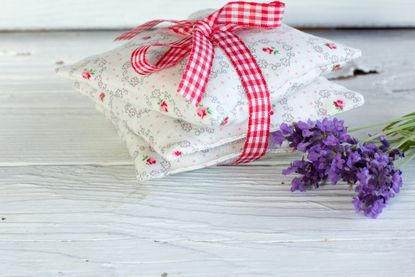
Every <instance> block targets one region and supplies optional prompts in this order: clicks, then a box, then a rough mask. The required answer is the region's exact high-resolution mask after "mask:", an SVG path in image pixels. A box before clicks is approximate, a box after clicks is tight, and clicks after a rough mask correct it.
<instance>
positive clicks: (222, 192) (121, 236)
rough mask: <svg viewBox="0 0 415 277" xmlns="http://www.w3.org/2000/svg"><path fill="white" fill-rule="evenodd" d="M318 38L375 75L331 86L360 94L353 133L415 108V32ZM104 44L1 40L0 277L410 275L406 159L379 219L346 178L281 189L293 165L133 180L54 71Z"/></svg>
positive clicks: (74, 37) (97, 35)
mask: <svg viewBox="0 0 415 277" xmlns="http://www.w3.org/2000/svg"><path fill="white" fill-rule="evenodd" d="M314 33H316V34H318V35H321V36H326V37H329V38H332V39H334V40H336V41H340V42H344V43H347V44H349V45H351V46H354V47H357V48H361V49H362V50H363V51H364V58H363V59H362V60H361V61H360V62H359V66H360V68H362V69H365V70H367V69H369V70H377V71H378V72H379V73H378V74H369V75H364V76H355V77H351V78H347V79H343V80H338V82H340V83H341V84H344V85H346V86H347V87H349V88H351V89H355V90H356V91H359V92H361V93H363V94H364V95H365V97H366V102H367V104H366V105H365V106H364V107H363V108H360V109H357V110H355V111H352V112H349V113H346V114H344V115H343V116H342V117H343V118H344V119H346V120H347V122H348V124H349V125H350V126H353V127H357V126H360V125H363V124H368V123H372V122H376V121H379V120H385V119H388V118H392V117H395V116H399V115H402V114H404V113H407V112H411V111H413V110H415V104H414V103H415V51H414V48H415V31H409V30H406V31H397V30H396V31H385V30H379V31H315V32H314ZM113 37H115V33H114V32H82V33H79V32H55V33H42V32H39V33H36V32H34V33H1V34H0V119H1V120H0V275H1V276H164V277H165V276H169V277H170V276H215V277H216V276H400V277H401V276H415V172H414V165H415V163H411V164H409V165H408V166H407V167H406V168H405V169H404V181H405V184H404V188H403V190H402V192H401V193H400V194H399V195H398V196H397V198H396V199H394V200H392V202H391V203H390V205H389V206H388V208H387V209H386V210H385V211H384V213H383V214H382V215H381V216H380V217H379V218H378V219H377V220H371V219H367V218H365V217H364V216H362V215H357V214H355V212H354V210H353V206H352V204H351V197H352V195H353V193H352V192H350V191H348V190H347V189H346V185H345V184H339V185H337V186H325V187H322V188H321V189H319V190H317V191H310V192H306V193H291V192H290V191H289V181H290V178H291V177H284V176H282V175H281V170H282V169H283V168H284V167H286V166H287V164H288V163H289V161H290V160H291V159H292V157H284V158H278V159H275V158H274V159H271V160H267V161H262V162H257V163H256V164H254V165H251V166H244V167H213V168H208V169H203V170H198V171H194V172H190V173H184V174H179V175H175V176H171V177H168V178H164V179H160V180H155V181H149V182H145V183H143V184H138V183H137V182H136V180H135V176H134V173H135V172H134V169H133V165H132V162H131V161H130V159H129V157H128V154H127V151H126V149H125V147H124V145H123V144H122V142H121V140H120V139H119V138H118V137H117V135H116V133H115V131H114V129H113V127H112V126H111V124H110V123H109V122H107V121H105V119H104V117H103V116H102V115H101V114H99V113H98V112H96V111H95V110H94V107H93V105H92V103H91V102H90V101H89V100H88V99H87V98H85V97H83V96H81V95H80V94H78V93H76V92H75V91H74V90H73V89H72V85H71V83H70V82H69V81H67V80H63V79H60V78H59V77H58V76H56V75H55V73H54V68H55V67H57V66H58V65H57V64H61V63H62V62H63V63H65V64H69V63H72V62H74V61H76V60H78V59H80V58H82V57H84V56H87V55H90V54H92V53H96V52H101V51H104V50H106V49H110V48H111V47H113V46H114V43H113V42H112V41H111V40H112V38H113ZM396 53H398V54H396Z"/></svg>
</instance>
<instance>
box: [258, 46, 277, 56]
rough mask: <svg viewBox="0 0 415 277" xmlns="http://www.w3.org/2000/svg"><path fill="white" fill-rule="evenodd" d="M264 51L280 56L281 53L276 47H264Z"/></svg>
mask: <svg viewBox="0 0 415 277" xmlns="http://www.w3.org/2000/svg"><path fill="white" fill-rule="evenodd" d="M262 51H264V52H265V53H268V54H274V55H275V54H279V51H278V50H277V49H275V47H272V46H271V47H264V48H262Z"/></svg>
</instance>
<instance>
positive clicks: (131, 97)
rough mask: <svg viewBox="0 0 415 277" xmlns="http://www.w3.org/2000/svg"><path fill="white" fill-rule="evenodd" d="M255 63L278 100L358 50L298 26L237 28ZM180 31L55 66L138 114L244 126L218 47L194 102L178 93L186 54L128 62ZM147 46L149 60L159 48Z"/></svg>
mask: <svg viewBox="0 0 415 277" xmlns="http://www.w3.org/2000/svg"><path fill="white" fill-rule="evenodd" d="M238 36H240V37H241V39H242V40H243V41H244V42H245V43H246V45H247V46H248V47H249V49H250V51H251V52H252V54H253V56H254V57H255V59H256V61H257V63H258V65H259V66H260V68H261V70H262V72H263V75H264V77H265V79H266V81H267V84H268V87H269V90H270V93H271V102H272V103H273V104H274V105H278V102H279V101H280V100H281V98H282V97H283V96H284V95H286V93H287V91H289V90H291V88H293V87H294V88H295V87H298V86H301V85H305V84H308V83H310V82H311V81H313V80H314V79H315V78H317V77H318V76H320V75H324V74H328V73H330V72H332V71H336V70H338V69H340V68H342V67H344V66H346V65H347V64H348V63H349V62H351V61H352V60H354V59H356V58H357V57H359V56H360V51H359V50H356V49H353V48H349V47H346V46H343V45H341V44H337V43H333V42H331V41H329V40H327V39H324V38H320V37H316V36H313V35H310V34H306V33H304V32H301V31H298V30H296V29H294V28H291V27H289V26H287V25H282V26H281V27H280V28H277V29H272V30H258V29H249V30H243V31H239V32H238ZM178 38H179V36H178V35H177V34H175V33H173V32H171V31H169V30H166V29H155V30H150V31H147V32H144V33H142V34H139V35H137V36H136V37H135V38H133V39H132V40H131V41H129V42H127V43H126V44H124V45H122V46H120V47H118V48H115V49H113V50H111V51H109V52H106V53H103V54H100V55H96V56H93V57H89V58H86V59H84V60H82V61H80V62H77V63H76V64H74V65H72V66H65V67H62V68H60V69H59V70H58V72H59V74H61V75H62V76H65V77H67V78H70V79H72V80H75V81H77V82H79V83H81V84H84V83H85V84H88V85H89V86H90V87H92V88H95V89H96V90H98V91H100V92H101V93H103V95H117V96H118V97H119V98H121V99H123V101H125V102H128V103H130V104H131V105H132V106H133V107H134V108H135V109H136V110H137V112H138V113H142V112H144V111H148V110H153V111H155V112H157V113H159V114H162V115H166V116H169V117H172V118H175V119H181V120H183V121H186V122H188V123H191V124H196V125H201V126H222V125H224V124H225V125H240V126H242V125H244V124H245V125H246V124H247V120H248V101H247V97H246V94H245V91H244V89H243V87H242V85H241V83H240V80H239V77H238V75H237V74H236V72H235V69H234V68H233V67H232V65H231V64H230V62H229V60H228V58H227V57H226V56H225V54H224V53H223V52H222V50H221V49H219V48H216V49H215V59H214V62H213V68H212V72H211V74H210V78H209V82H208V85H207V88H206V92H205V94H204V97H203V99H202V101H201V103H200V105H199V106H198V107H194V106H192V105H191V104H190V103H189V102H187V101H186V100H185V99H184V98H182V96H180V95H179V94H178V93H177V87H178V84H179V82H180V79H181V75H182V73H183V71H184V67H185V65H186V61H187V59H185V60H184V61H183V62H182V63H180V64H178V65H176V66H173V67H170V68H167V69H165V70H162V71H159V72H155V73H153V74H150V75H146V76H142V75H139V74H137V73H136V72H135V71H134V70H133V69H132V68H131V63H130V56H131V53H132V52H133V50H134V49H136V48H137V47H140V46H145V45H147V44H150V43H155V42H160V43H168V42H172V41H175V40H177V39H178ZM160 51H162V50H160V49H158V50H157V51H155V50H152V51H150V53H149V55H150V60H151V59H152V58H153V59H155V58H157V57H158V56H159V55H160V54H161V53H162V52H160Z"/></svg>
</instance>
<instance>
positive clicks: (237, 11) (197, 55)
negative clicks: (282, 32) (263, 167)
mask: <svg viewBox="0 0 415 277" xmlns="http://www.w3.org/2000/svg"><path fill="white" fill-rule="evenodd" d="M284 6H285V5H284V3H282V2H279V1H275V2H271V3H267V4H263V3H251V2H230V3H228V4H226V5H225V6H223V7H222V8H221V9H219V10H218V11H216V12H214V13H212V14H210V15H209V16H207V17H205V18H204V19H202V20H199V21H189V20H153V21H149V22H147V23H145V24H143V25H140V26H138V27H136V28H134V29H132V30H130V31H128V32H126V33H123V34H122V35H120V36H118V37H117V38H116V40H128V39H131V38H133V37H134V36H136V35H137V34H139V33H141V32H143V31H146V30H148V29H150V28H152V27H155V26H156V25H157V24H159V23H162V22H170V23H175V24H176V25H173V26H171V27H168V28H169V29H170V30H172V31H173V32H175V33H178V34H180V35H183V36H184V37H183V38H182V39H181V40H178V41H176V42H173V43H168V44H162V43H155V44H151V45H148V46H144V47H139V48H137V49H135V50H134V51H133V53H132V54H131V65H132V67H133V69H134V70H135V71H136V72H137V73H138V74H140V75H147V74H150V73H153V72H155V71H159V70H163V69H165V68H167V67H171V66H173V65H175V64H177V63H178V62H180V61H181V60H183V59H184V58H185V57H186V56H187V55H189V53H190V56H189V60H188V62H187V64H186V68H185V70H184V73H183V76H182V79H181V81H180V84H179V87H178V93H179V94H180V95H182V96H183V97H184V98H185V99H187V100H189V101H190V102H191V103H192V104H193V105H195V106H198V105H199V102H200V101H201V99H202V97H203V94H204V92H205V89H206V85H207V82H208V80H209V74H210V71H211V68H212V63H213V58H214V45H216V46H219V47H220V48H221V49H222V50H223V51H224V53H225V54H226V55H227V56H228V58H229V60H230V61H231V63H232V65H233V66H234V67H235V69H236V72H237V73H238V76H239V78H240V79H241V82H242V85H243V87H244V89H245V92H246V94H247V97H248V103H249V119H248V132H247V135H246V141H245V145H244V149H243V152H242V154H241V155H240V156H239V157H238V158H237V160H236V161H235V163H247V162H251V161H254V160H257V159H259V158H261V157H262V156H263V155H264V154H265V153H266V150H267V148H268V136H269V129H270V128H269V127H270V111H271V104H270V94H269V91H268V87H267V83H266V81H265V79H264V76H263V75H262V72H261V69H260V68H259V66H258V64H257V63H256V61H255V58H254V57H253V56H252V53H251V51H250V50H249V49H248V47H247V46H246V45H245V43H244V42H243V41H242V40H241V39H240V38H239V37H238V36H237V35H236V34H235V33H234V31H235V30H237V29H241V28H276V27H279V26H280V25H281V20H282V16H283V13H284ZM160 46H164V47H169V49H168V50H167V51H166V53H165V54H164V55H163V56H162V57H161V58H160V59H159V60H158V61H157V62H156V63H155V64H151V63H150V62H149V61H148V60H147V58H146V55H147V51H148V50H149V49H150V48H151V47H160Z"/></svg>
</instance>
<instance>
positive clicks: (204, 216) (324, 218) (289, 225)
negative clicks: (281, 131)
mask: <svg viewBox="0 0 415 277" xmlns="http://www.w3.org/2000/svg"><path fill="white" fill-rule="evenodd" d="M281 169H282V167H281V166H275V167H245V168H241V167H225V168H209V169H204V170H199V171H195V172H191V173H185V174H179V175H176V176H171V177H167V178H164V179H161V180H156V181H148V182H145V183H143V184H140V185H137V184H136V182H135V179H134V177H133V175H134V174H133V171H134V170H133V167H132V166H111V167H94V166H78V167H73V166H29V167H17V168H1V176H2V178H1V183H2V190H1V191H0V203H1V204H0V207H1V208H0V216H1V217H2V218H3V219H2V220H1V221H0V227H1V231H0V270H1V271H2V272H3V273H4V274H5V275H7V276H56V275H62V276H161V274H162V273H168V276H256V277H257V276H305V275H307V276H372V273H373V272H374V271H376V276H390V275H392V274H399V276H408V277H409V276H413V275H414V274H415V266H414V261H415V252H414V251H413V248H414V247H415V236H414V233H415V213H413V211H414V210H415V201H413V199H414V196H415V186H414V185H415V183H414V181H413V180H415V179H414V177H415V176H414V172H411V171H409V172H408V175H407V177H409V178H410V179H411V180H412V181H410V182H407V183H406V186H405V188H404V189H403V191H402V192H401V193H400V195H399V196H398V197H397V199H394V200H393V201H392V203H391V204H390V206H389V207H388V209H387V210H385V212H384V213H383V215H382V216H381V217H380V218H379V219H377V220H370V219H366V218H363V217H362V216H358V215H356V214H354V211H353V208H352V204H351V195H352V193H351V192H349V191H348V190H347V189H346V185H345V184H342V185H341V184H339V185H337V186H326V187H323V188H321V189H319V190H318V191H310V192H307V193H291V192H289V190H288V184H287V182H288V178H287V177H282V176H281V174H280V173H279V172H280V171H281ZM282 182H286V184H282ZM379 269H381V270H379ZM378 270H379V271H378Z"/></svg>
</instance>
